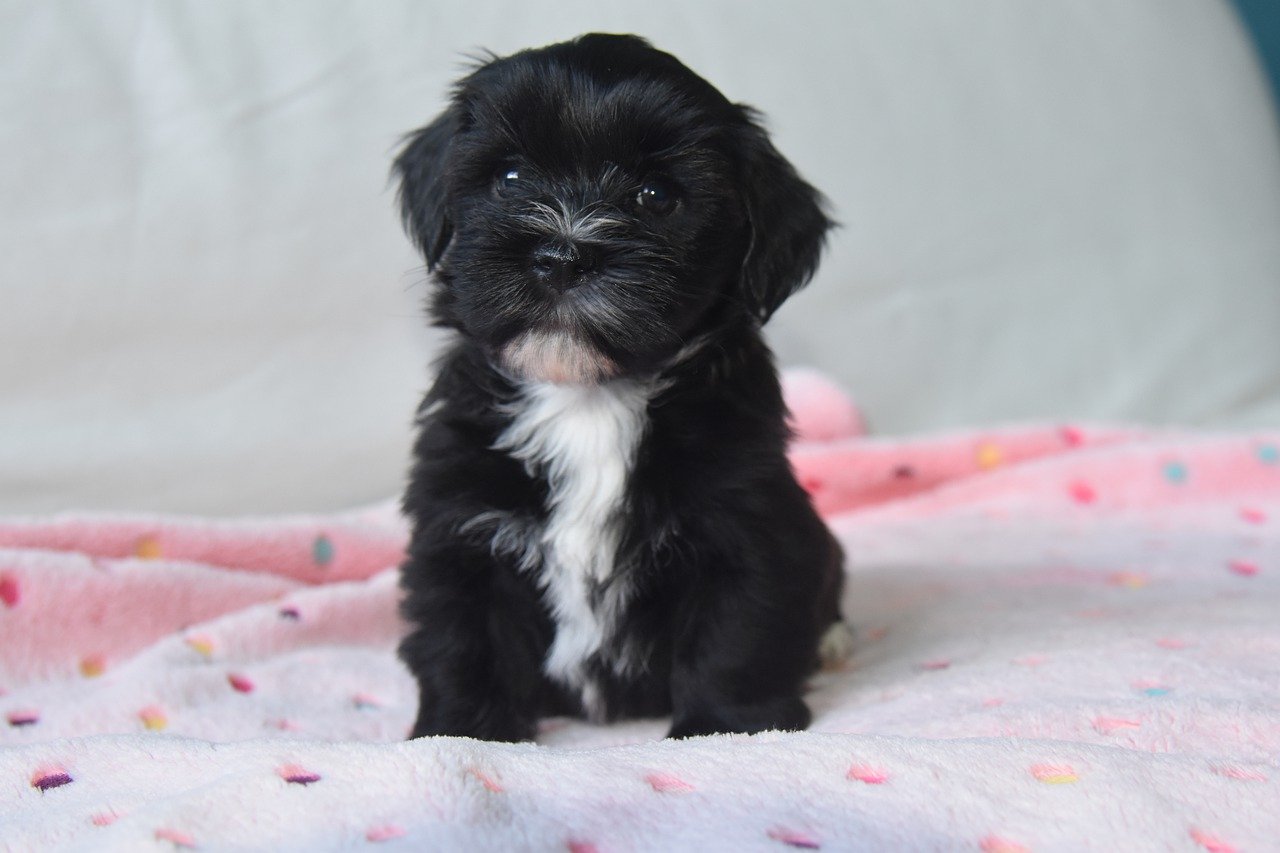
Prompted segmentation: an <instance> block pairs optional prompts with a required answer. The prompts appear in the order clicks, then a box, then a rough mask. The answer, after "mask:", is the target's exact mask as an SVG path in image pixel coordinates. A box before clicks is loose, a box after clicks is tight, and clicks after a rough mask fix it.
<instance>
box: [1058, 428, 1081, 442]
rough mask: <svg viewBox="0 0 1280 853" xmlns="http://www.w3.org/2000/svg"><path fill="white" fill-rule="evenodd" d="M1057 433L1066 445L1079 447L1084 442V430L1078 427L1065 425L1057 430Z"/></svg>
mask: <svg viewBox="0 0 1280 853" xmlns="http://www.w3.org/2000/svg"><path fill="white" fill-rule="evenodd" d="M1058 435H1059V436H1060V437H1061V438H1062V443H1063V444H1065V445H1066V446H1067V447H1079V446H1080V445H1082V444H1084V430H1082V429H1080V428H1079V427H1073V426H1065V427H1063V428H1062V429H1060V430H1058Z"/></svg>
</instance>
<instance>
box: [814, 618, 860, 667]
mask: <svg viewBox="0 0 1280 853" xmlns="http://www.w3.org/2000/svg"><path fill="white" fill-rule="evenodd" d="M851 654H853V629H852V628H850V627H849V625H848V623H847V622H845V621H844V620H843V619H841V620H840V621H838V622H832V623H831V625H830V626H829V627H828V628H827V630H826V631H825V632H824V633H823V635H822V639H821V640H819V641H818V660H819V662H820V663H821V664H822V668H823V669H838V668H839V667H840V665H841V664H843V663H844V662H845V661H846V660H848V659H849V655H851Z"/></svg>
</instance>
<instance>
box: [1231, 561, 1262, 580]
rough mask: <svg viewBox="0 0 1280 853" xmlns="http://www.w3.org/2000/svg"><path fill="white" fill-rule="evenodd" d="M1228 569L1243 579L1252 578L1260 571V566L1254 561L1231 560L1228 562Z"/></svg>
mask: <svg viewBox="0 0 1280 853" xmlns="http://www.w3.org/2000/svg"><path fill="white" fill-rule="evenodd" d="M1227 568H1228V569H1230V570H1231V572H1232V573H1233V574H1237V575H1240V577H1242V578H1251V577H1253V576H1254V575H1256V574H1257V573H1258V572H1259V571H1260V569H1259V568H1258V564H1257V563H1255V562H1253V561H1252V560H1230V561H1228V562H1227Z"/></svg>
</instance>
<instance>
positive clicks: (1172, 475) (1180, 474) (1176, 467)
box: [1161, 461, 1188, 485]
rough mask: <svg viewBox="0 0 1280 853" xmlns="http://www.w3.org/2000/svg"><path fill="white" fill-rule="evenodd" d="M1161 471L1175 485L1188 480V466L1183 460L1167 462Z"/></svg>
mask: <svg viewBox="0 0 1280 853" xmlns="http://www.w3.org/2000/svg"><path fill="white" fill-rule="evenodd" d="M1161 472H1162V473H1163V474H1164V478H1165V479H1166V480H1168V481H1169V482H1170V483H1174V484H1175V485H1181V484H1182V483H1185V482H1186V481H1187V476H1188V471H1187V466H1186V465H1185V464H1184V463H1182V462H1177V461H1173V462H1166V463H1164V467H1163V468H1161Z"/></svg>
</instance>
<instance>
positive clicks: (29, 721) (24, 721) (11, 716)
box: [5, 709, 40, 729]
mask: <svg viewBox="0 0 1280 853" xmlns="http://www.w3.org/2000/svg"><path fill="white" fill-rule="evenodd" d="M5 719H6V720H7V721H8V723H9V725H11V726H13V727H14V728H15V729H17V728H22V727H23V726H34V725H35V724H36V723H38V722H40V712H39V711H32V710H30V709H23V710H20V711H10V712H9V713H8V714H7V715H5Z"/></svg>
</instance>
